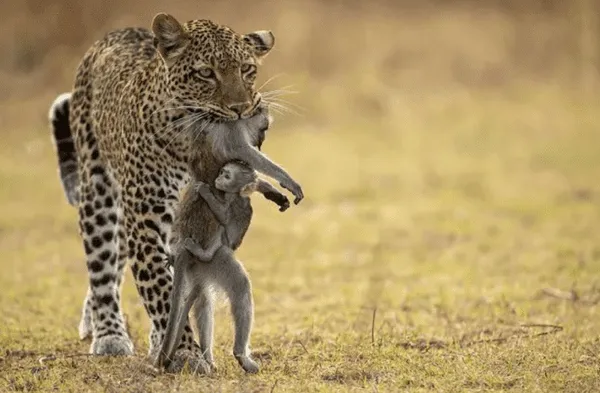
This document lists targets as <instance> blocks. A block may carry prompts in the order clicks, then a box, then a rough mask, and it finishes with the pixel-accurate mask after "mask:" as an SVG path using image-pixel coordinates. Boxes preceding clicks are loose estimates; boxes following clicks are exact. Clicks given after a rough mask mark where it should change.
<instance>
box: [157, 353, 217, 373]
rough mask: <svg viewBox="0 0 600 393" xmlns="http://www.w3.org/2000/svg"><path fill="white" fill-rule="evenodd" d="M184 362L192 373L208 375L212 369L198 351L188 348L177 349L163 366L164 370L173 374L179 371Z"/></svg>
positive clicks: (181, 369)
mask: <svg viewBox="0 0 600 393" xmlns="http://www.w3.org/2000/svg"><path fill="white" fill-rule="evenodd" d="M186 364H187V366H188V368H189V370H190V371H191V372H192V373H193V374H200V375H209V374H210V373H211V371H212V369H211V367H210V365H209V364H208V363H207V362H206V360H204V356H202V353H200V351H191V350H189V349H179V350H177V351H176V352H175V355H173V359H171V362H169V364H168V365H167V366H166V367H165V371H166V372H168V373H174V374H175V373H180V372H182V371H183V369H184V368H185V366H186Z"/></svg>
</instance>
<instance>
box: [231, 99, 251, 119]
mask: <svg viewBox="0 0 600 393" xmlns="http://www.w3.org/2000/svg"><path fill="white" fill-rule="evenodd" d="M251 106H252V102H250V101H244V102H235V103H233V104H230V105H227V109H229V110H230V111H232V112H235V113H236V114H237V115H238V116H240V115H241V114H242V113H244V112H246V111H247V110H248V109H250V107H251Z"/></svg>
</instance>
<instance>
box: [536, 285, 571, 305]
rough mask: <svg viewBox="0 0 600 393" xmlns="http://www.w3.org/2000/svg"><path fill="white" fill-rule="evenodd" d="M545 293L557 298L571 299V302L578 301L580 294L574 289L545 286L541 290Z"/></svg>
mask: <svg viewBox="0 0 600 393" xmlns="http://www.w3.org/2000/svg"><path fill="white" fill-rule="evenodd" d="M541 292H542V293H543V294H544V295H546V296H550V297H554V298H557V299H563V300H569V301H571V302H576V301H577V300H579V295H578V294H577V292H575V291H574V290H570V291H563V290H561V289H558V288H544V289H542V291H541Z"/></svg>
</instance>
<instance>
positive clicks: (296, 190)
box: [231, 143, 304, 205]
mask: <svg viewBox="0 0 600 393" xmlns="http://www.w3.org/2000/svg"><path fill="white" fill-rule="evenodd" d="M231 158H234V159H238V160H242V161H246V162H247V163H248V164H249V165H250V166H251V167H252V168H254V169H255V170H257V171H258V172H261V173H264V174H265V175H267V176H269V177H272V178H273V179H275V180H277V181H278V182H279V184H281V186H282V187H283V188H285V189H286V190H289V191H290V192H291V193H292V194H294V197H295V199H294V203H295V204H296V205H297V204H298V203H300V201H301V200H302V199H303V198H304V193H303V192H302V187H301V186H300V184H298V183H296V181H295V180H294V179H292V178H291V176H290V175H288V173H287V172H286V171H285V170H284V169H283V168H281V167H280V166H279V165H277V164H276V163H274V162H273V161H271V160H270V159H269V157H267V156H266V155H264V154H263V153H261V152H260V151H259V150H258V149H256V148H255V147H253V146H251V145H249V144H248V143H240V144H238V145H237V146H236V148H235V149H233V151H231Z"/></svg>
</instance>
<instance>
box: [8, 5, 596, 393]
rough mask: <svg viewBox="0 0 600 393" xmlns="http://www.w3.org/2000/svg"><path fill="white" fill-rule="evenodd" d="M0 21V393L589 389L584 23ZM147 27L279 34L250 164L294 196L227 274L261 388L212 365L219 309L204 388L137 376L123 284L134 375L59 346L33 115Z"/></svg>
mask: <svg viewBox="0 0 600 393" xmlns="http://www.w3.org/2000/svg"><path fill="white" fill-rule="evenodd" d="M9 3H11V1H8V2H5V3H2V4H0V12H3V14H4V15H5V16H6V21H5V22H3V26H2V27H1V28H0V29H1V30H0V31H2V32H3V34H2V35H0V37H1V38H0V55H1V56H0V136H1V139H0V140H1V142H0V251H1V255H2V257H1V258H0V269H1V270H0V271H1V273H0V392H212V391H215V392H220V391H223V392H225V391H227V392H228V391H232V392H347V391H370V392H396V391H409V392H577V393H580V392H598V391H600V185H599V183H598V179H599V178H600V154H599V153H600V148H599V146H600V100H599V99H598V87H599V86H600V84H599V83H598V70H599V67H598V64H600V45H599V44H598V42H599V41H598V39H599V38H600V24H599V23H598V20H597V15H598V10H597V9H596V10H594V9H593V7H594V6H595V5H594V4H595V3H593V2H585V1H582V2H581V3H578V4H579V6H578V7H570V6H568V5H565V3H564V2H558V1H546V2H543V4H545V6H542V2H536V1H525V2H523V3H521V4H520V5H519V4H517V3H516V2H513V3H506V4H509V5H506V6H503V7H500V6H498V5H497V3H498V2H493V1H488V2H472V1H462V2H444V3H440V2H427V3H418V2H409V1H399V2H397V3H396V2H392V1H379V2H374V3H369V4H366V3H362V2H357V1H337V2H330V3H328V2H319V1H313V0H311V1H307V2H305V3H302V4H301V3H299V2H291V1H280V2H271V1H258V2H255V3H254V4H248V3H246V2H234V1H231V2H221V3H217V4H213V3H212V2H191V1H183V0H182V1H176V2H173V3H172V4H166V3H164V2H159V1H154V0H151V1H148V2H145V3H144V6H143V7H141V6H140V3H139V2H136V1H133V0H128V1H123V2H116V1H107V2H104V3H100V2H92V1H79V2H75V1H67V0H60V1H59V0H54V1H49V2H47V3H45V5H44V6H42V5H40V4H38V2H31V1H25V2H17V1H16V0H13V1H12V4H9ZM488 3H489V4H488ZM42 7H45V8H42ZM586 7H591V8H586ZM596 7H597V5H596ZM572 8H573V9H572ZM160 11H166V12H169V13H172V14H173V15H175V16H176V17H177V18H179V19H182V20H185V19H193V18H209V19H213V20H214V21H216V22H219V23H223V24H227V25H229V26H231V27H232V28H234V29H235V30H236V31H239V32H246V31H251V30H257V29H270V30H272V31H273V33H274V34H275V36H276V45H275V48H274V50H273V52H272V54H270V55H269V57H268V58H267V59H266V60H265V66H264V67H263V68H262V69H261V71H260V73H259V75H260V80H261V81H260V83H259V84H258V85H261V84H262V83H263V82H267V83H266V84H265V86H264V87H263V88H262V89H263V90H264V91H268V90H271V89H281V90H285V92H286V95H285V96H282V99H284V100H285V101H281V102H280V103H281V104H283V105H284V106H285V108H283V109H281V108H278V110H277V111H273V115H274V117H275V123H274V124H273V126H272V128H271V129H270V130H269V133H268V136H267V140H266V142H265V144H264V145H263V151H264V152H266V154H268V155H269V156H270V157H271V158H273V159H274V160H275V161H277V162H279V163H280V164H282V165H283V166H284V167H285V168H286V169H287V170H288V171H289V173H290V174H292V175H293V176H294V177H295V178H296V179H297V180H298V181H299V182H300V183H301V184H302V186H303V189H304V193H305V195H306V198H305V199H304V200H303V201H302V202H301V204H300V205H298V206H293V207H292V208H290V209H289V210H288V211H286V212H285V213H279V212H278V211H277V209H275V208H274V207H273V206H272V205H270V204H269V203H268V202H267V201H265V200H264V199H263V198H261V197H257V198H254V202H253V206H254V209H255V214H254V220H253V223H252V226H251V228H250V230H249V232H248V234H247V236H246V238H245V240H244V243H243V245H242V246H241V248H240V250H239V251H238V253H237V255H238V257H239V259H240V260H242V261H243V262H244V265H245V266H246V268H247V270H248V271H249V273H250V275H251V278H252V283H253V288H254V300H255V305H256V310H255V325H254V330H253V335H252V349H253V352H254V354H255V357H256V358H257V359H258V360H259V362H260V363H261V365H262V368H261V371H260V373H259V374H257V375H245V374H244V373H243V371H242V370H241V369H240V368H239V366H238V365H237V363H236V362H235V360H234V359H233V357H232V356H231V347H232V338H233V337H232V332H233V329H232V325H231V319H230V317H229V315H228V307H227V304H226V303H224V302H222V303H221V305H220V307H219V309H218V314H217V321H216V330H215V334H216V336H215V356H216V361H217V366H218V371H217V372H216V373H215V374H214V375H211V376H209V377H205V376H197V375H193V374H192V373H190V372H189V371H188V370H186V371H184V372H183V373H182V374H181V375H179V374H178V375H173V374H166V373H163V372H161V371H159V370H156V369H154V368H152V367H151V366H150V363H149V361H148V359H146V353H147V350H148V332H149V329H150V326H149V325H150V323H149V319H148V318H147V316H146V313H145V311H144V308H143V306H142V303H141V299H140V298H139V296H138V295H137V293H136V289H135V287H134V285H133V278H132V275H131V273H130V271H129V270H127V272H126V275H125V284H124V286H123V297H122V304H123V308H124V312H125V314H126V317H127V322H128V328H129V331H130V334H131V337H132V339H133V341H134V344H135V350H136V355H135V356H134V357H128V358H104V357H93V356H90V355H88V354H87V353H88V351H89V344H90V343H89V342H85V341H80V340H79V338H78V333H77V325H78V323H79V317H80V311H81V306H82V302H83V299H84V296H85V292H86V288H87V274H86V267H85V262H84V253H83V248H82V246H81V243H80V240H79V237H78V228H77V212H76V210H75V209H74V208H72V207H71V206H69V205H68V204H67V202H66V199H65V197H64V194H63V192H62V189H61V187H60V183H59V179H58V174H57V165H56V155H55V151H54V147H53V145H52V143H51V139H50V129H49V127H48V124H47V112H48V108H49V105H50V103H51V102H52V100H53V99H54V97H55V96H56V95H57V94H59V93H62V92H63V91H68V90H69V89H70V87H71V84H72V82H73V78H74V73H75V68H76V66H77V63H78V61H79V59H80V58H81V56H82V55H83V54H84V52H85V50H86V49H87V48H88V47H89V46H90V45H91V44H92V42H93V41H94V40H96V39H98V38H100V37H101V36H102V35H103V34H104V32H107V31H109V30H110V29H113V28H117V27H123V26H131V25H136V26H149V24H150V21H151V20H152V16H153V15H154V14H156V13H157V12H160ZM590 15H591V16H590ZM594 15H596V17H593V16H594ZM271 78H272V79H271ZM270 79H271V80H270Z"/></svg>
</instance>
